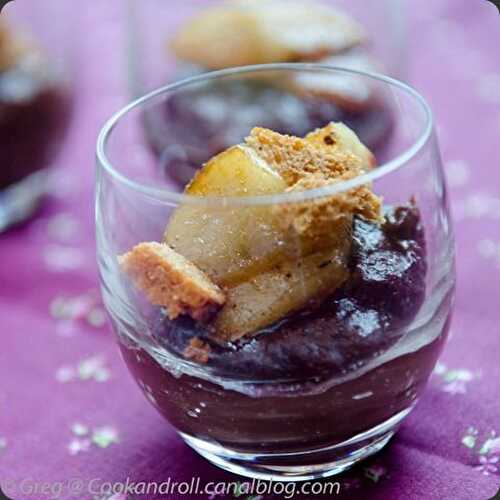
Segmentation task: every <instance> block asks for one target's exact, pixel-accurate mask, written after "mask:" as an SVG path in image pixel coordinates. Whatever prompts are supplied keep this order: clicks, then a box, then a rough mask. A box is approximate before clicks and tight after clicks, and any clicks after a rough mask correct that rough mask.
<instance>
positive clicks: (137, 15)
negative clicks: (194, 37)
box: [126, 0, 406, 95]
mask: <svg viewBox="0 0 500 500" xmlns="http://www.w3.org/2000/svg"><path fill="white" fill-rule="evenodd" d="M252 1H253V0H249V3H250V2H252ZM318 1H319V3H320V4H324V5H326V6H331V7H335V8H338V9H339V10H340V11H342V12H344V13H346V14H347V15H349V16H352V18H353V19H354V20H356V21H357V22H359V23H360V25H361V26H362V28H363V30H364V31H365V33H366V37H367V43H366V49H367V51H368V53H369V54H370V55H371V56H373V58H374V59H375V60H376V61H378V62H379V63H380V66H381V67H380V70H379V71H383V72H384V73H385V74H389V75H391V76H394V77H397V78H402V77H403V76H404V74H405V63H406V21H405V20H406V18H405V1H404V0H380V1H378V2H376V4H375V3H370V2H365V1H364V0H318ZM225 3H226V4H228V5H230V4H231V0H229V1H226V2H225ZM126 4H127V18H128V23H127V32H128V46H127V59H128V75H129V81H130V85H131V90H132V92H133V93H134V94H135V95H142V94H144V93H145V92H148V91H150V90H152V89H154V88H157V87H159V86H160V85H164V84H166V83H168V82H169V81H172V80H173V79H178V76H179V72H182V71H185V62H184V61H179V59H178V58H177V56H176V55H175V53H174V51H173V50H171V42H172V40H173V39H174V37H175V35H176V33H178V32H179V30H180V29H181V28H183V27H184V26H185V25H186V23H187V22H188V21H189V20H190V19H192V18H193V16H195V15H197V14H199V13H200V12H202V11H206V10H207V9H209V8H210V7H212V6H216V5H221V4H224V0H186V1H182V0H171V1H169V2H163V1H162V0H150V1H149V2H147V3H146V2H141V1H140V0H127V2H126ZM312 8H313V7H312ZM266 62H282V61H266ZM212 69H222V68H212ZM360 69H362V68H360Z"/></svg>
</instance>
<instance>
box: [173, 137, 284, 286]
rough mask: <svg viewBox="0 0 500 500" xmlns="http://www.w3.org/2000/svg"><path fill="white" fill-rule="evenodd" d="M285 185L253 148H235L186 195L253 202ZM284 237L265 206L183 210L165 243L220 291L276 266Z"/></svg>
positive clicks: (211, 164) (206, 169)
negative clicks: (244, 198)
mask: <svg viewBox="0 0 500 500" xmlns="http://www.w3.org/2000/svg"><path fill="white" fill-rule="evenodd" d="M286 187H287V186H286V184H285V181H284V180H283V179H282V178H281V177H280V175H279V174H278V173H277V172H275V171H274V170H273V169H271V168H270V167H268V166H267V165H266V163H265V162H264V161H262V160H261V159H260V158H259V157H258V156H257V155H256V154H255V153H254V152H253V151H252V150H251V149H250V148H247V147H245V146H234V147H232V148H230V149H228V150H227V151H224V152H223V153H221V154H219V155H217V156H216V157H214V158H213V159H212V160H210V161H209V162H208V163H207V164H206V165H205V166H204V167H203V168H202V169H201V170H200V171H199V172H198V174H197V175H196V176H195V177H194V179H193V180H192V181H191V183H190V184H189V186H188V187H187V189H186V194H189V195H192V196H200V197H201V196H219V197H223V196H231V197H237V196H252V195H266V194H275V193H281V192H283V191H284V190H285V189H286ZM282 238H283V234H282V232H281V231H280V230H279V229H278V227H277V224H276V220H275V218H273V216H272V214H271V210H270V207H267V206H262V207H259V206H244V205H240V206H235V205H234V204H232V205H231V204H228V206H227V207H224V205H223V204H221V203H218V204H217V205H212V206H211V205H210V204H203V203H201V204H199V205H196V204H194V203H193V204H189V203H185V204H183V205H181V206H180V207H179V208H178V209H177V210H176V211H175V213H174V214H173V216H172V218H171V219H170V222H169V224H168V227H167V230H166V232H165V238H164V239H165V242H166V243H168V244H169V245H170V246H171V247H172V248H174V249H175V250H176V251H177V252H178V253H180V254H181V255H184V257H186V258H187V259H189V260H190V261H192V262H194V263H195V264H196V265H197V266H198V267H200V269H202V270H203V271H204V272H206V273H207V274H208V275H209V276H210V277H211V278H212V279H213V280H214V281H215V282H216V283H218V284H220V285H228V284H234V283H235V282H237V281H240V280H243V279H246V278H247V277H248V276H249V273H250V275H253V274H256V273H258V272H262V271H263V270H268V269H269V268H270V267H272V265H273V264H274V263H275V261H273V257H272V256H273V255H274V254H276V249H279V248H280V247H281V246H282V244H283V242H282Z"/></svg>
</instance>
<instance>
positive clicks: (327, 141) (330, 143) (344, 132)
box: [305, 122, 377, 171]
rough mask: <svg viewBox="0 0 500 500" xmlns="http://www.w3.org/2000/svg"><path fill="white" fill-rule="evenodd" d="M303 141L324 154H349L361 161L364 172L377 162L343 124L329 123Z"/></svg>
mask: <svg viewBox="0 0 500 500" xmlns="http://www.w3.org/2000/svg"><path fill="white" fill-rule="evenodd" d="M305 140H306V141H307V142H308V143H309V144H313V145H315V146H317V147H319V148H322V149H324V151H325V153H334V152H337V153H338V152H343V153H350V154H353V155H355V156H357V157H358V158H360V159H361V161H362V167H363V169H364V170H365V171H368V170H371V169H372V168H373V167H375V166H376V164H377V161H376V159H375V156H374V155H373V153H372V152H371V151H370V150H369V149H368V148H367V147H366V146H365V145H364V144H363V143H362V142H361V141H360V140H359V138H358V136H357V135H356V133H355V132H354V131H353V130H351V129H350V128H349V127H347V126H346V125H344V124H343V123H334V122H331V123H329V124H328V125H326V126H325V127H323V128H319V129H316V130H314V131H313V132H310V133H309V134H307V135H306V137H305Z"/></svg>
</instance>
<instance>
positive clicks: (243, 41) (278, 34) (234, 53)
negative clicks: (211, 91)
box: [172, 0, 364, 69]
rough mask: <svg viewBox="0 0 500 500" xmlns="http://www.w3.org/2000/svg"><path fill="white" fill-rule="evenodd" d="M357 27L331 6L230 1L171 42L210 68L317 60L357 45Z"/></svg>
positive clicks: (295, 0)
mask: <svg viewBox="0 0 500 500" xmlns="http://www.w3.org/2000/svg"><path fill="white" fill-rule="evenodd" d="M363 41H364V33H363V30H362V28H361V26H360V25H359V24H358V23H357V22H356V21H354V20H353V19H351V18H350V17H349V16H347V15H345V14H343V13H342V12H339V11H338V10H336V9H333V8H331V7H326V6H325V5H322V4H319V3H313V2H306V1H300V0H260V1H258V2H255V1H248V0H244V1H233V2H228V3H225V4H222V5H216V6H215V7H212V8H208V9H206V10H204V11H202V12H201V13H199V14H198V15H197V16H195V17H194V18H193V19H191V20H190V21H189V22H188V23H187V24H186V25H185V27H184V28H183V29H182V30H180V31H179V33H178V34H177V36H176V37H175V39H174V40H173V43H172V46H173V49H174V51H175V52H176V54H177V55H178V56H179V57H180V58H182V59H185V60H187V61H190V62H192V63H195V64H199V65H201V66H203V67H206V68H210V69H220V68H226V67H231V66H244V65H248V64H264V63H273V62H292V61H300V60H317V59H318V58H321V57H324V56H326V55H329V54H336V53H339V52H342V51H344V50H346V49H349V48H351V47H354V46H356V45H359V44H360V43H362V42H363Z"/></svg>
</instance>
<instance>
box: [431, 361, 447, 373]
mask: <svg viewBox="0 0 500 500" xmlns="http://www.w3.org/2000/svg"><path fill="white" fill-rule="evenodd" d="M433 372H434V373H435V374H436V375H443V374H444V373H446V365H445V364H444V363H441V362H440V361H438V362H437V363H436V366H435V367H434V370H433Z"/></svg>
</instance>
